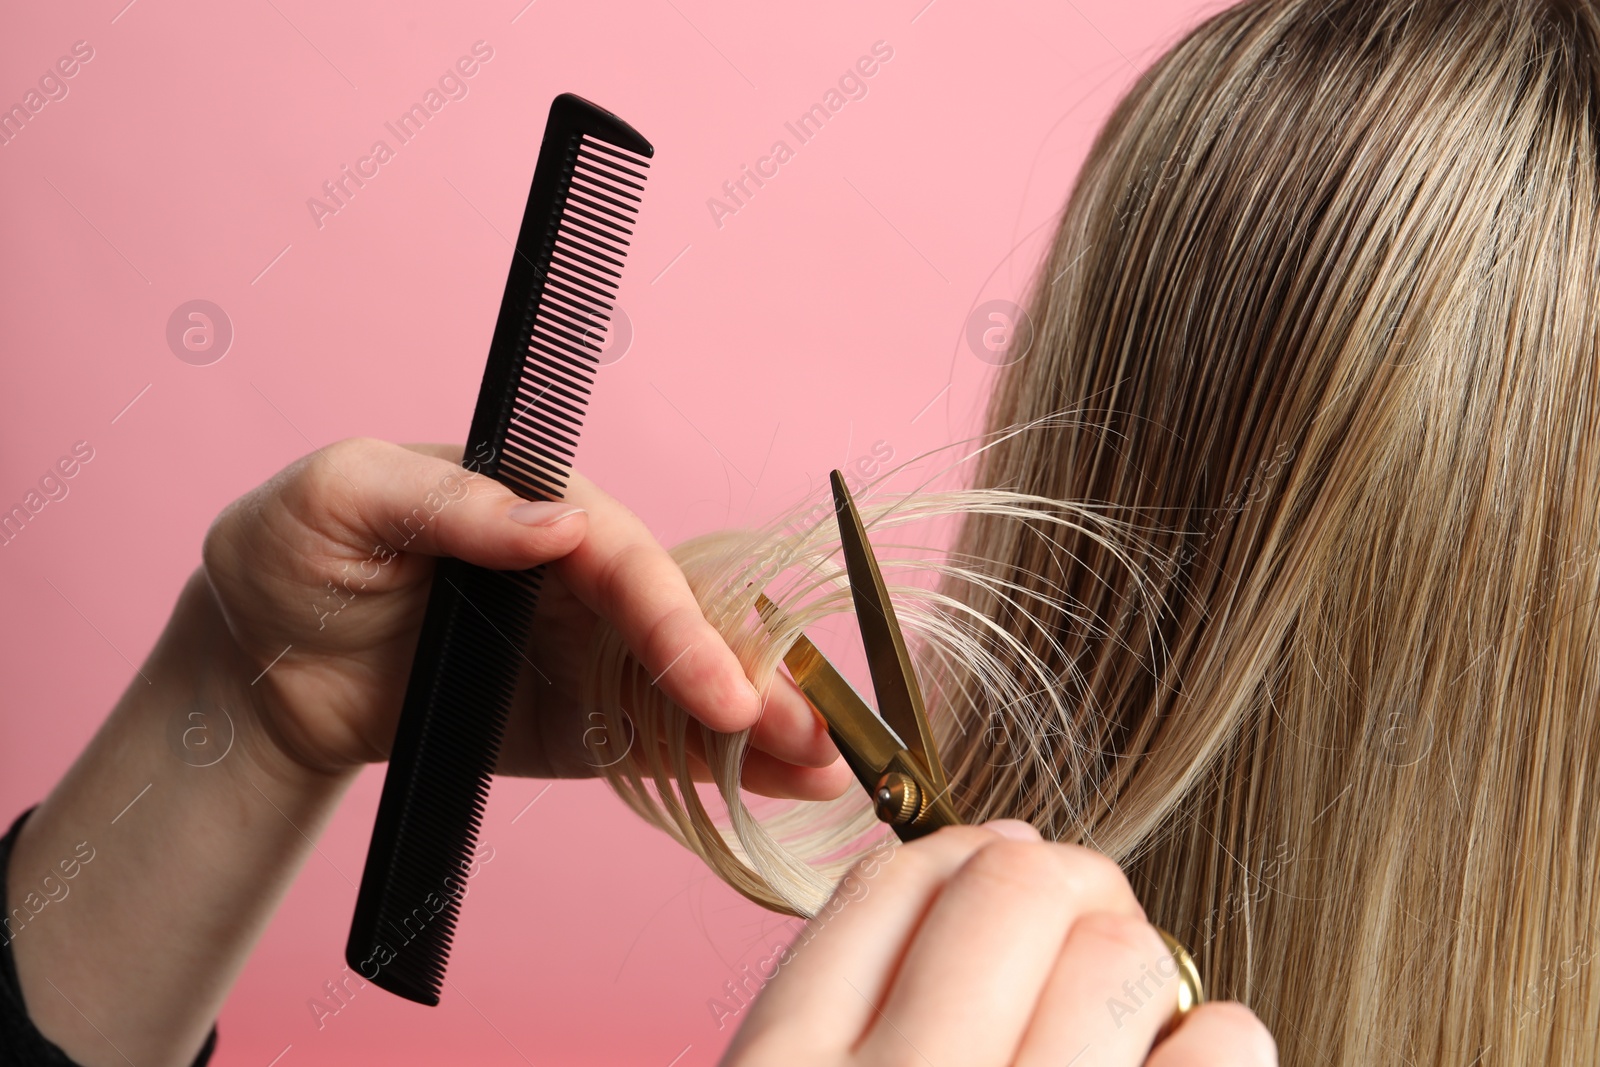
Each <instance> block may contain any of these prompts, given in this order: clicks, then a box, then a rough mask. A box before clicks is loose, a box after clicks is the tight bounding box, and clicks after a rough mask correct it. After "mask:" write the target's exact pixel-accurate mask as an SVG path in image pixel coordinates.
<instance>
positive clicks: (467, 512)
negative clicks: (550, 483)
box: [287, 438, 588, 570]
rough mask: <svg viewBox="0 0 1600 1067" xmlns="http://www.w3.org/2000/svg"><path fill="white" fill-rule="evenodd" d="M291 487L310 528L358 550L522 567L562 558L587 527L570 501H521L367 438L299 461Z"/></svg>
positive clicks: (481, 480)
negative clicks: (376, 548) (386, 549)
mask: <svg viewBox="0 0 1600 1067" xmlns="http://www.w3.org/2000/svg"><path fill="white" fill-rule="evenodd" d="M291 487H292V488H291V491H290V492H289V493H288V494H287V495H288V496H289V497H290V498H291V501H290V507H291V510H294V511H296V512H297V513H298V514H299V515H300V517H301V519H302V520H303V521H304V522H305V523H306V524H307V525H308V526H310V527H312V528H313V529H317V530H320V531H321V532H322V533H324V534H325V535H326V536H328V537H330V538H331V539H333V540H335V541H337V542H342V543H344V544H347V545H348V546H349V547H350V548H351V549H352V550H359V551H362V552H367V551H370V550H371V548H372V547H373V546H374V545H387V546H388V547H390V548H392V549H393V550H394V551H396V552H414V553H420V554H422V555H429V556H454V557H456V558H457V559H462V560H465V561H466V562H468V563H474V564H477V565H478V566H480V567H489V568H493V569H495V570H520V569H524V568H527V567H532V566H534V565H535V564H539V563H544V562H547V561H549V560H553V559H558V558H560V557H562V556H565V555H566V554H567V553H569V552H571V551H572V550H573V549H574V548H576V547H577V546H578V544H579V543H580V542H582V540H583V538H584V535H585V533H586V532H587V530H588V516H587V513H586V512H585V511H584V509H583V508H581V507H578V506H577V505H575V504H568V503H564V502H562V501H534V500H524V499H522V498H521V497H519V496H518V495H517V494H515V493H513V492H512V491H511V490H510V489H508V488H506V486H504V485H502V484H501V483H499V482H498V481H495V480H494V479H493V478H488V477H485V476H484V475H481V474H477V473H475V472H473V471H469V470H466V469H464V468H463V467H461V466H460V465H459V464H457V463H453V462H451V461H450V460H448V459H445V458H442V457H441V456H438V455H428V454H423V453H421V452H419V451H414V450H412V449H408V448H402V447H401V446H399V445H396V444H391V443H389V442H387V441H378V440H372V439H367V438H352V439H349V440H346V441H340V442H338V443H337V444H333V445H330V446H329V447H327V448H325V449H323V450H322V452H321V453H320V454H319V456H311V457H307V458H306V460H305V461H304V466H303V467H302V468H301V470H300V471H298V472H297V476H296V477H294V478H293V479H292V480H291Z"/></svg>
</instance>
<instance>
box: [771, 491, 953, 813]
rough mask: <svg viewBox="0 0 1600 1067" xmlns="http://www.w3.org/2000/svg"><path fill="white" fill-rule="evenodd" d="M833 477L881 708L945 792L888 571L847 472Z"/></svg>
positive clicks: (841, 533)
mask: <svg viewBox="0 0 1600 1067" xmlns="http://www.w3.org/2000/svg"><path fill="white" fill-rule="evenodd" d="M830 478H831V479H832V482H833V509H834V514H835V515H837V516H838V519H839V543H840V545H841V546H842V547H843V549H844V564H845V570H846V572H847V573H848V574H849V575H850V592H851V594H852V595H853V596H854V597H855V602H856V620H857V622H858V623H859V624H860V626H861V640H862V641H863V642H864V643H865V644H866V646H867V667H868V668H869V669H870V670H871V671H872V688H873V690H874V691H875V692H876V693H877V694H878V712H879V714H881V715H882V716H883V721H884V722H886V723H888V724H889V727H890V728H891V729H893V730H894V732H895V733H897V734H899V735H900V738H901V740H903V741H904V742H905V747H906V751H907V752H909V753H910V754H911V755H912V756H914V757H916V759H917V760H919V761H920V762H921V763H922V767H923V770H924V771H925V772H926V773H927V775H928V778H929V780H930V781H931V782H932V783H933V784H934V785H935V786H936V787H937V788H938V789H939V790H940V791H943V790H944V788H945V780H944V768H943V767H942V766H941V765H940V763H939V753H938V749H937V748H936V747H935V745H934V743H933V731H932V730H930V729H929V728H928V713H927V711H926V710H925V709H924V708H923V706H922V689H921V687H919V686H918V685H917V675H916V671H915V670H914V669H913V668H912V665H911V656H910V654H909V653H908V652H907V651H906V642H905V638H904V636H902V634H901V633H900V624H899V623H898V622H897V621H896V620H895V617H894V605H892V604H890V603H889V590H888V587H886V586H885V585H884V584H883V574H882V573H881V572H880V571H879V570H878V561H877V558H876V557H874V556H873V554H872V545H871V543H870V542H868V540H867V530H866V527H865V526H864V525H863V524H862V522H861V513H860V512H858V511H857V510H856V502H855V500H854V499H853V498H852V497H851V496H850V488H849V486H847V485H845V482H844V475H843V474H842V473H841V472H840V471H837V470H835V471H833V472H832V474H831V475H830ZM791 669H792V668H791Z"/></svg>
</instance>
